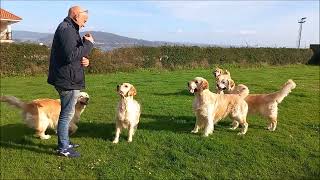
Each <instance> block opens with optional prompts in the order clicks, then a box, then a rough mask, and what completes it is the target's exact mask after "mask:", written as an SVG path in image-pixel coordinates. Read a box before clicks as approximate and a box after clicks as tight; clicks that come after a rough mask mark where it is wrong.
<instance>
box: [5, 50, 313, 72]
mask: <svg viewBox="0 0 320 180" xmlns="http://www.w3.org/2000/svg"><path fill="white" fill-rule="evenodd" d="M312 54H313V53H312V50H310V49H289V48H220V47H198V46H191V47H190V46H161V47H133V48H120V49H115V50H113V51H110V52H103V51H101V50H100V49H94V50H93V51H92V53H91V54H90V56H89V59H90V66H89V67H88V68H87V69H86V71H87V72H88V73H109V72H115V71H130V70H135V69H139V68H159V69H181V68H199V67H204V68H207V67H212V66H214V65H223V64H236V65H239V66H251V65H264V64H270V65H286V64H306V63H307V62H308V60H309V59H310V58H311V57H312ZM49 55H50V49H49V48H48V47H46V46H39V45H34V44H1V46H0V59H1V75H5V76H8V75H9V76H12V75H36V74H46V73H47V70H48V63H49Z"/></svg>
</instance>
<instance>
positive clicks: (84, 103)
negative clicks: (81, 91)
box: [80, 97, 89, 105]
mask: <svg viewBox="0 0 320 180" xmlns="http://www.w3.org/2000/svg"><path fill="white" fill-rule="evenodd" d="M80 104H82V105H88V104H89V98H87V97H85V98H80Z"/></svg>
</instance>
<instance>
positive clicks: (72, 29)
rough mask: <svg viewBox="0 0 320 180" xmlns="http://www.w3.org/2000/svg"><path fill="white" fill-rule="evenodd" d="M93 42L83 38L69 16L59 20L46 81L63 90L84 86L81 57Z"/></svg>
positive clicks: (78, 88)
mask: <svg viewBox="0 0 320 180" xmlns="http://www.w3.org/2000/svg"><path fill="white" fill-rule="evenodd" d="M92 48H93V44H92V43H91V42H90V41H88V40H83V41H82V39H81V37H80V34H79V26H78V25H77V24H76V23H75V22H73V20H72V19H71V18H70V17H66V18H65V19H64V20H63V22H61V23H60V24H59V26H58V28H57V30H56V32H55V34H54V38H53V42H52V47H51V55H50V65H49V75H48V83H49V84H51V85H53V86H55V87H57V88H59V89H63V90H80V89H84V88H85V78H84V69H83V66H82V65H81V60H82V57H84V56H88V55H89V53H90V51H91V50H92Z"/></svg>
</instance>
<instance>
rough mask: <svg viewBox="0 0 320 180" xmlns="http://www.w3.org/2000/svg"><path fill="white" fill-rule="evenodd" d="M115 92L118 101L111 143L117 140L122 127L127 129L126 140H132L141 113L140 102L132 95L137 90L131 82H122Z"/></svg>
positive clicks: (135, 93)
mask: <svg viewBox="0 0 320 180" xmlns="http://www.w3.org/2000/svg"><path fill="white" fill-rule="evenodd" d="M117 93H118V94H119V95H120V101H119V103H118V107H117V117H116V135H115V138H114V140H113V143H118V142H119V136H120V133H121V130H122V129H123V128H126V129H129V133H128V142H132V136H133V135H134V133H135V131H136V130H137V126H138V123H139V118H140V114H141V112H140V104H139V103H138V102H137V101H136V100H134V99H133V96H135V95H137V90H136V88H135V87H134V86H133V85H132V84H129V83H123V84H121V85H118V86H117Z"/></svg>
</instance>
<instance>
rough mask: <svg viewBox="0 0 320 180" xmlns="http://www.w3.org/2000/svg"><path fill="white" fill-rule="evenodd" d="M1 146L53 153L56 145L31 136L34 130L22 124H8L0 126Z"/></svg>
mask: <svg viewBox="0 0 320 180" xmlns="http://www.w3.org/2000/svg"><path fill="white" fill-rule="evenodd" d="M0 130H1V139H0V144H1V147H2V148H10V149H21V150H28V151H33V152H37V153H43V154H55V151H54V149H55V148H56V147H57V146H56V145H45V144H43V143H42V142H39V143H37V142H34V141H37V140H38V141H42V140H40V139H36V138H35V137H33V133H34V131H33V130H32V129H30V128H28V127H26V125H24V124H8V125H4V126H1V127H0Z"/></svg>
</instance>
